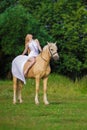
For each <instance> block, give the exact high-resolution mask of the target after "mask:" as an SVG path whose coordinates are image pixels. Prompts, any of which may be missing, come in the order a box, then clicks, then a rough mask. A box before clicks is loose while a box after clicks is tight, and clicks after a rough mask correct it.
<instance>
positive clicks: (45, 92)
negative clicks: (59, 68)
mask: <svg viewBox="0 0 87 130" xmlns="http://www.w3.org/2000/svg"><path fill="white" fill-rule="evenodd" d="M47 80H48V77H46V78H44V79H43V90H44V95H43V101H44V103H45V105H48V104H49V102H48V100H47Z"/></svg>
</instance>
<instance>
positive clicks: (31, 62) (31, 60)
mask: <svg viewBox="0 0 87 130" xmlns="http://www.w3.org/2000/svg"><path fill="white" fill-rule="evenodd" d="M28 62H29V65H28V66H27V68H26V70H25V71H24V75H25V76H26V74H27V72H28V70H29V69H30V68H31V67H32V65H33V64H34V63H35V62H36V58H31V59H29V61H28Z"/></svg>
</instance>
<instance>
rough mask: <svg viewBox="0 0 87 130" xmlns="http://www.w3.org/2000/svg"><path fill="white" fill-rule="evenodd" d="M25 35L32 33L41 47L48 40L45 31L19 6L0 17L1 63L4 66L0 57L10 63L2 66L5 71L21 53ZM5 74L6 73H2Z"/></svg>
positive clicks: (10, 8)
mask: <svg viewBox="0 0 87 130" xmlns="http://www.w3.org/2000/svg"><path fill="white" fill-rule="evenodd" d="M27 33H32V34H33V35H34V36H35V38H38V39H39V41H40V42H41V45H42V46H44V44H46V41H47V39H50V37H49V36H48V34H47V32H46V31H45V29H44V28H43V27H40V26H39V23H38V21H37V20H36V19H34V18H33V17H32V15H31V14H29V13H28V12H27V11H26V9H25V8H24V7H23V6H21V5H17V6H14V7H9V8H8V9H7V10H6V11H5V12H4V13H2V14H1V15H0V50H1V54H2V55H1V56H0V57H1V62H2V63H3V64H4V62H3V58H2V56H4V57H5V58H6V59H7V61H9V62H10V64H9V62H8V64H9V66H8V64H4V67H5V68H7V69H6V70H9V69H10V68H11V61H12V59H13V58H14V57H15V56H17V55H20V54H21V53H22V51H23V49H24V46H25V45H24V42H25V41H24V40H25V36H26V34H27ZM47 36H48V37H47ZM44 39H45V40H44ZM5 62H6V60H5ZM3 64H2V66H1V68H2V67H3ZM1 71H2V70H1ZM6 73H7V71H5V72H3V74H6ZM1 76H2V75H1Z"/></svg>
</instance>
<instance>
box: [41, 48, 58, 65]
mask: <svg viewBox="0 0 87 130" xmlns="http://www.w3.org/2000/svg"><path fill="white" fill-rule="evenodd" d="M48 49H49V52H50V54H51V57H52V58H53V57H54V55H55V54H57V52H54V53H52V52H51V49H50V46H48ZM41 58H42V59H43V60H44V61H45V62H47V60H46V59H45V58H44V57H42V55H41Z"/></svg>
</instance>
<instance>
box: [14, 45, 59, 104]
mask: <svg viewBox="0 0 87 130" xmlns="http://www.w3.org/2000/svg"><path fill="white" fill-rule="evenodd" d="M51 57H52V58H53V59H54V60H58V59H59V55H58V53H57V46H56V43H48V44H47V45H46V46H45V47H44V48H43V51H42V52H41V53H40V54H39V55H38V56H37V58H36V63H35V64H34V65H33V66H32V67H31V69H30V70H29V71H28V74H27V78H35V80H36V95H35V104H39V100H38V92H39V82H40V79H42V80H43V90H44V95H43V101H44V103H45V104H46V105H47V104H49V102H48V100H47V94H46V92H47V80H48V75H49V74H50V71H51V68H50V59H51ZM26 67H27V63H26V64H25V65H24V70H25V69H26ZM22 86H23V82H22V81H21V80H19V79H17V78H16V77H14V76H13V90H14V96H13V103H14V104H15V103H16V96H18V99H19V102H20V103H22V95H21V89H22Z"/></svg>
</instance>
